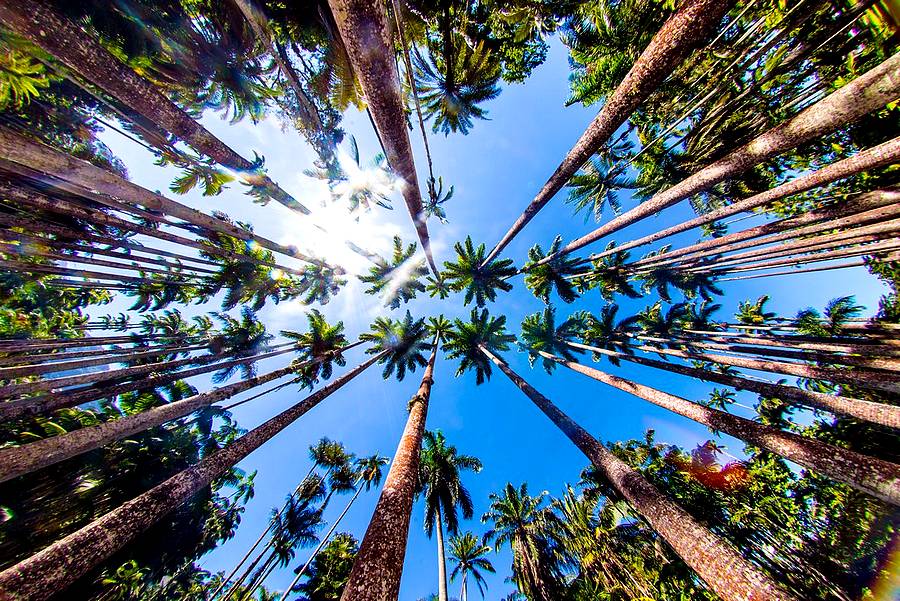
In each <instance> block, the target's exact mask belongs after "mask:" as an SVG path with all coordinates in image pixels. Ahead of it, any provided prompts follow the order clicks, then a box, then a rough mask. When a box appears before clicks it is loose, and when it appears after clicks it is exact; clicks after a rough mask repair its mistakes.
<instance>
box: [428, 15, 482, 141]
mask: <svg viewBox="0 0 900 601" xmlns="http://www.w3.org/2000/svg"><path fill="white" fill-rule="evenodd" d="M443 35H444V37H445V39H444V41H443V44H442V50H441V52H434V51H433V50H432V48H431V45H429V57H430V60H426V59H425V58H424V57H422V55H421V54H419V52H415V53H414V54H413V65H414V73H415V81H416V87H417V88H418V89H419V90H420V96H421V99H422V105H423V111H422V112H423V114H424V117H425V118H426V119H432V118H434V123H433V125H432V130H433V131H435V132H437V131H441V132H443V133H444V135H449V134H450V132H454V133H456V132H461V133H463V134H468V133H469V130H470V129H471V128H472V125H473V123H472V120H473V119H487V116H486V115H487V111H486V110H484V109H483V108H481V107H480V106H478V105H479V104H481V103H483V102H487V101H488V100H493V99H494V98H496V97H497V96H499V95H500V88H498V87H497V82H498V81H499V79H500V63H499V61H497V60H496V59H495V58H494V57H493V56H492V53H491V51H490V49H488V48H487V47H486V46H485V45H484V42H483V41H479V42H478V43H476V44H475V45H474V46H470V45H469V43H468V42H467V40H465V39H463V38H461V37H460V36H455V35H453V34H452V33H450V32H449V31H448V32H445V33H444V34H443ZM447 52H449V56H447Z"/></svg>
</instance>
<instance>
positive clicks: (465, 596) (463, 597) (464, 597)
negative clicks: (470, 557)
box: [459, 572, 469, 601]
mask: <svg viewBox="0 0 900 601" xmlns="http://www.w3.org/2000/svg"><path fill="white" fill-rule="evenodd" d="M468 578H469V573H468V572H463V575H462V586H461V587H460V589H459V601H469V589H468V587H467V586H466V581H467V580H468Z"/></svg>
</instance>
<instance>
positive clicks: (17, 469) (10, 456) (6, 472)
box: [0, 356, 326, 482]
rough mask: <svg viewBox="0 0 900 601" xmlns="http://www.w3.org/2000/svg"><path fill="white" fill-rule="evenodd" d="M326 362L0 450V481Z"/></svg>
mask: <svg viewBox="0 0 900 601" xmlns="http://www.w3.org/2000/svg"><path fill="white" fill-rule="evenodd" d="M325 359H326V356H322V357H317V358H315V359H313V360H311V361H306V362H304V363H301V364H299V365H288V366H287V367H282V368H281V369H276V370H275V371H271V372H269V373H267V374H264V375H261V376H257V377H255V378H248V379H247V380H244V381H242V382H235V383H234V384H229V385H227V386H222V387H221V388H215V389H213V390H210V391H209V392H203V393H200V394H195V395H194V396H191V397H188V398H186V399H183V400H180V401H174V402H172V403H167V404H165V405H161V406H159V407H154V408H153V409H148V410H147V411H141V412H140V413H135V414H134V415H128V416H126V417H123V418H120V419H116V420H112V421H109V422H104V423H102V424H98V425H96V426H86V427H84V428H79V429H78V430H73V431H71V432H67V433H65V434H59V435H57V436H52V437H50V438H44V439H42V440H38V441H36V442H31V443H28V444H24V445H21V446H18V447H10V448H6V449H0V482H6V481H7V480H10V479H12V478H16V477H18V476H21V475H24V474H29V473H31V472H33V471H36V470H39V469H41V468H44V467H47V466H49V465H53V464H55V463H59V462H60V461H65V460H66V459H71V458H72V457H77V456H78V455H81V454H83V453H88V452H90V451H93V450H95V449H99V448H100V447H102V446H104V445H107V444H110V443H112V442H115V441H117V440H121V439H122V438H125V437H126V436H130V435H131V434H136V433H138V432H143V431H144V430H149V429H151V428H156V427H158V426H161V425H163V424H165V423H166V422H170V421H172V420H176V419H178V418H181V417H184V416H186V415H189V414H191V413H193V412H195V411H199V410H200V409H203V408H205V407H209V406H210V405H212V404H213V403H217V402H219V401H221V400H224V399H228V398H231V397H233V396H234V395H236V394H239V393H241V392H244V391H245V390H250V389H252V388H256V387H257V386H262V385H263V384H267V383H268V382H272V381H273V380H278V379H280V378H283V377H284V376H287V375H290V374H293V373H296V371H297V369H300V368H303V367H308V366H310V365H314V364H316V363H321V362H322V361H324V360H325Z"/></svg>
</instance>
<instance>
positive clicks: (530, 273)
mask: <svg viewBox="0 0 900 601" xmlns="http://www.w3.org/2000/svg"><path fill="white" fill-rule="evenodd" d="M560 246H562V236H556V238H554V239H553V243H552V244H551V245H550V248H549V249H548V250H547V252H544V249H542V248H541V246H540V245H539V244H535V245H534V246H532V247H531V249H530V250H529V251H528V262H527V263H526V264H525V269H526V270H527V272H526V275H525V285H526V286H527V287H528V289H529V290H531V292H532V293H534V295H535V296H536V297H538V298H539V299H541V300H542V301H544V304H550V293H551V292H552V291H553V289H554V288H555V289H556V293H557V294H558V295H559V298H561V299H562V300H563V301H564V302H567V303H571V302H572V301H574V300H575V299H576V298H578V294H577V293H576V292H575V283H574V282H573V281H571V280H569V279H567V278H566V276H568V275H571V274H573V273H575V271H576V269H577V267H578V264H579V263H580V260H579V259H570V258H568V257H567V256H565V255H563V256H557V257H555V258H553V259H551V260H550V261H548V262H547V263H543V264H541V265H536V266H535V263H537V262H538V261H540V260H542V259H544V258H546V257H549V256H551V255H555V254H556V253H557V251H559V249H560Z"/></svg>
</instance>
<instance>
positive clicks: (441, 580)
mask: <svg viewBox="0 0 900 601" xmlns="http://www.w3.org/2000/svg"><path fill="white" fill-rule="evenodd" d="M435 513H436V514H437V515H435V528H436V529H437V560H438V601H449V599H450V596H449V594H448V593H447V553H446V551H444V518H443V516H442V515H441V508H440V506H438V508H437V509H436V510H435Z"/></svg>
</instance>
